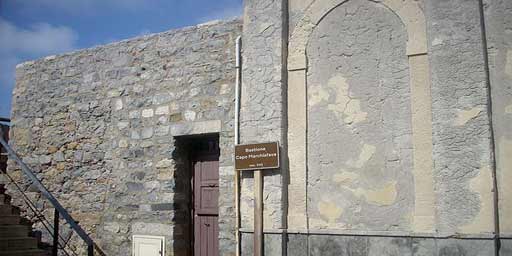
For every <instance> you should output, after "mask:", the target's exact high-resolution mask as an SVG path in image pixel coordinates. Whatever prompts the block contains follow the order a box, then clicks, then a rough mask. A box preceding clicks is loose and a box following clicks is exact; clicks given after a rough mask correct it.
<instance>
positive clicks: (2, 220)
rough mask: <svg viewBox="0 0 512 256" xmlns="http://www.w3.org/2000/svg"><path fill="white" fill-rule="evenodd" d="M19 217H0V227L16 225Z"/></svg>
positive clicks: (18, 222)
mask: <svg viewBox="0 0 512 256" xmlns="http://www.w3.org/2000/svg"><path fill="white" fill-rule="evenodd" d="M20 220H21V217H20V216H19V215H7V216H0V225H18V224H20Z"/></svg>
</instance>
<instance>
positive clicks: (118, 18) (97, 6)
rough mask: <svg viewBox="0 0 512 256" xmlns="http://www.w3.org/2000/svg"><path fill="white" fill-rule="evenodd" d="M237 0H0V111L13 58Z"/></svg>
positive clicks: (140, 29)
mask: <svg viewBox="0 0 512 256" xmlns="http://www.w3.org/2000/svg"><path fill="white" fill-rule="evenodd" d="M242 5H243V4H242V0H0V116H2V117H8V116H10V104H11V99H10V98H11V92H12V88H13V86H14V70H15V67H16V64H18V63H20V62H23V61H27V60H32V59H38V58H41V57H43V56H47V55H53V54H58V53H64V52H69V51H73V50H76V49H82V48H89V47H93V46H96V45H101V44H107V43H110V42H114V41H119V40H122V39H126V38H131V37H135V36H140V35H144V34H149V33H157V32H162V31H166V30H170V29H174V28H180V27H185V26H190V25H195V24H198V23H204V22H207V21H210V20H215V19H225V18H231V17H235V16H240V15H242Z"/></svg>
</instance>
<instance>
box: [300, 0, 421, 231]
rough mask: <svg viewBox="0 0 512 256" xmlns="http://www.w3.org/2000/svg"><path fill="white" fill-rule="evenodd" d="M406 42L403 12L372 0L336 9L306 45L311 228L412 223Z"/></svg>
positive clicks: (378, 228)
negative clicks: (395, 10) (400, 15)
mask: <svg viewBox="0 0 512 256" xmlns="http://www.w3.org/2000/svg"><path fill="white" fill-rule="evenodd" d="M406 46H407V30H406V28H405V26H404V25H403V23H401V21H400V19H399V17H398V16H396V15H395V14H393V12H391V11H390V10H389V9H387V8H386V7H385V6H384V5H382V4H379V3H374V2H370V1H348V2H346V3H344V4H342V5H341V6H339V7H337V8H335V9H333V10H332V11H331V12H329V13H328V14H327V15H326V16H325V17H323V19H322V21H321V22H320V23H319V24H318V25H317V26H316V27H315V29H314V31H313V33H312V34H311V36H310V38H309V44H308V47H307V49H306V52H307V59H308V70H307V93H308V98H307V109H308V113H307V115H308V127H307V129H308V136H307V152H308V154H307V162H308V165H307V168H308V188H307V191H308V216H309V227H310V228H311V229H347V230H375V231H386V230H409V229H410V225H411V220H410V215H411V211H412V209H413V204H414V194H413V193H410V192H411V191H414V184H413V177H412V172H411V170H412V160H413V159H412V136H411V135H412V125H411V89H410V85H409V81H410V78H409V72H410V71H409V65H408V58H407V55H406V48H407V47H406ZM327 191H329V193H326V192H327ZM384 212H385V213H386V214H383V213H384Z"/></svg>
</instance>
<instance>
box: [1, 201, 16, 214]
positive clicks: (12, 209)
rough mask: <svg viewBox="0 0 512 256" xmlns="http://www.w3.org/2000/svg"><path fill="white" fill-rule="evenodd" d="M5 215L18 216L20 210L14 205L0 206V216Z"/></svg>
mask: <svg viewBox="0 0 512 256" xmlns="http://www.w3.org/2000/svg"><path fill="white" fill-rule="evenodd" d="M7 215H20V208H18V207H16V206H14V205H7V204H2V205H0V216H7Z"/></svg>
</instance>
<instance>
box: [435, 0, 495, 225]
mask: <svg viewBox="0 0 512 256" xmlns="http://www.w3.org/2000/svg"><path fill="white" fill-rule="evenodd" d="M425 6H426V11H427V13H428V17H429V18H428V26H427V28H428V31H429V33H428V34H429V45H430V47H429V56H430V63H431V68H432V72H431V73H432V115H433V142H434V143H433V153H434V154H433V156H434V179H435V192H436V208H437V218H438V221H437V223H436V229H437V230H438V232H441V233H447V234H450V233H467V234H477V233H490V232H493V231H494V225H493V223H494V217H493V216H494V214H493V205H494V203H493V202H492V196H491V193H492V189H493V185H492V179H491V177H492V176H491V171H492V168H493V167H492V166H493V164H494V163H493V161H492V154H493V152H492V150H493V149H492V148H491V126H490V119H489V113H490V112H489V111H490V109H489V107H490V106H489V105H488V96H489V94H488V93H489V92H488V90H487V82H486V79H487V78H486V72H485V70H486V63H485V60H484V52H483V49H484V47H483V37H482V36H483V35H482V29H481V23H480V22H481V20H480V14H479V3H478V1H463V0H452V1H425Z"/></svg>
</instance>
